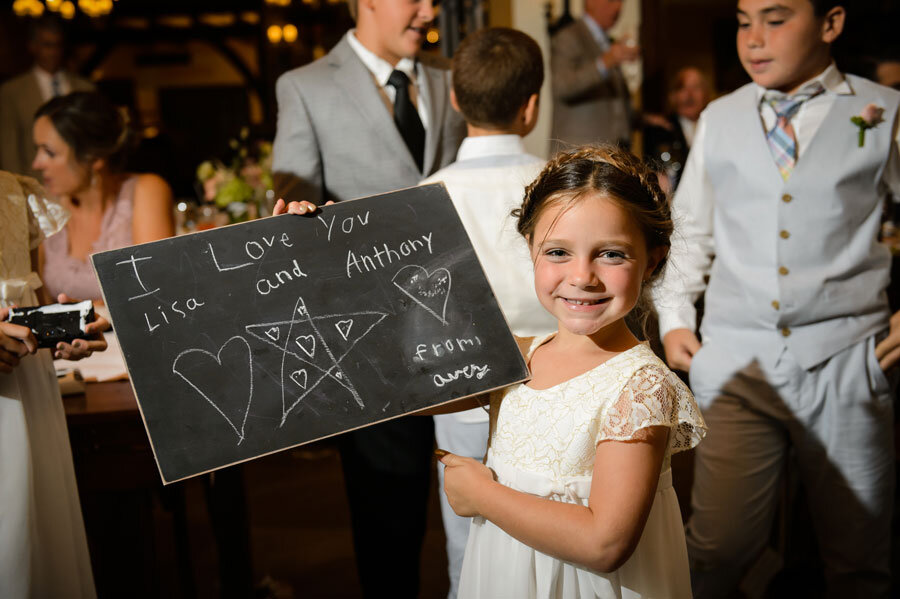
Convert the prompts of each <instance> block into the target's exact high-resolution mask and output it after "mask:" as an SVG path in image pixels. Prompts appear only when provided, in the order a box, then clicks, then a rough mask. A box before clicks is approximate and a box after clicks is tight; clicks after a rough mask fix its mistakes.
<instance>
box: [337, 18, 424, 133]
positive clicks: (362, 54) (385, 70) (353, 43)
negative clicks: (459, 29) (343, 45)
mask: <svg viewBox="0 0 900 599" xmlns="http://www.w3.org/2000/svg"><path fill="white" fill-rule="evenodd" d="M347 41H348V42H349V43H350V47H351V48H353V51H354V52H356V55H357V56H359V59H360V60H361V61H362V63H363V64H364V65H365V66H366V68H367V69H368V70H369V72H370V73H372V76H373V77H374V78H375V81H376V82H377V83H378V85H379V86H380V87H381V90H382V91H383V92H384V93H385V94H386V95H387V97H388V99H389V100H390V101H391V103H393V102H394V101H395V100H396V98H397V90H396V89H394V86H393V85H388V79H390V77H391V73H393V72H394V70H395V69H396V70H398V71H402V72H403V73H404V74H405V75H406V76H407V77H409V80H410V81H411V82H412V84H413V85H414V86H415V88H416V111H417V112H418V113H419V118H420V119H421V120H422V127H424V128H425V131H428V106H427V102H428V100H427V97H428V94H427V93H425V92H424V90H423V89H422V85H421V84H420V81H422V79H423V77H424V72H423V71H422V65H421V64H419V62H418V61H416V60H413V59H412V58H401V59H400V61H399V62H398V63H397V64H396V66H391V63H389V62H388V61H386V60H384V59H383V58H381V57H380V56H378V55H376V54H375V53H374V52H372V51H371V50H369V49H368V48H366V47H365V46H363V45H362V42H360V41H359V40H358V39H356V30H353V31H351V32H350V33H349V34H348V35H347Z"/></svg>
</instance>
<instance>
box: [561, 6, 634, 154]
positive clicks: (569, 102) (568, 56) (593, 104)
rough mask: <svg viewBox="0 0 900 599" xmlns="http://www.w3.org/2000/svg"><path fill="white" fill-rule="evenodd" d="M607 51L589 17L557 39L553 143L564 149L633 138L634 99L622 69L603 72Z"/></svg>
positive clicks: (573, 25) (564, 29)
mask: <svg viewBox="0 0 900 599" xmlns="http://www.w3.org/2000/svg"><path fill="white" fill-rule="evenodd" d="M603 52H604V48H601V47H600V46H599V44H597V41H596V40H595V39H594V36H593V35H591V31H590V30H589V29H588V26H587V25H586V24H585V22H584V20H583V19H578V20H576V21H575V22H574V23H571V24H569V25H568V26H566V27H564V28H563V29H561V30H560V31H559V32H557V34H556V35H554V36H553V40H552V46H551V51H550V62H551V67H550V68H551V73H552V83H553V131H552V133H551V136H552V139H553V140H554V142H555V143H556V144H557V145H558V144H559V142H562V145H569V144H574V145H582V144H586V143H597V142H609V143H616V142H627V141H628V140H629V138H630V136H631V120H632V116H631V96H630V95H629V92H628V87H627V86H626V85H625V79H624V78H623V77H622V71H621V70H619V68H618V67H615V68H613V69H610V70H609V72H608V75H607V77H605V78H604V77H603V76H602V75H601V74H600V71H598V70H597V59H598V58H600V57H601V56H602V55H603Z"/></svg>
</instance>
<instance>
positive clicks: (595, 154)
mask: <svg viewBox="0 0 900 599" xmlns="http://www.w3.org/2000/svg"><path fill="white" fill-rule="evenodd" d="M285 211H287V212H291V213H294V214H312V213H314V212H315V211H316V207H315V206H314V205H312V204H309V203H308V202H291V204H290V205H289V206H285V205H284V203H283V202H281V201H279V204H278V206H277V207H276V211H275V212H276V214H278V213H281V212H285ZM516 216H517V217H518V219H519V222H518V229H519V232H520V233H521V234H522V235H523V236H524V237H525V239H526V240H527V241H528V244H529V245H530V247H531V254H532V258H533V260H534V275H535V276H534V280H535V290H536V292H537V295H538V299H539V300H540V301H541V304H542V305H543V306H544V307H545V308H546V309H547V310H548V311H549V312H550V313H551V314H553V315H554V316H555V317H556V318H557V320H558V322H559V330H558V332H556V333H553V334H552V335H549V336H547V337H545V338H543V339H534V340H520V342H521V343H520V345H523V351H524V353H525V354H526V358H527V359H528V361H529V364H530V367H531V372H532V378H531V380H530V381H529V382H528V383H525V384H520V385H515V386H513V387H510V388H508V389H506V390H505V392H504V394H503V396H502V397H499V396H498V397H492V399H491V438H490V448H489V450H488V454H487V459H486V464H482V463H481V462H480V461H478V460H472V459H469V458H463V457H460V456H457V455H453V454H448V453H446V452H443V451H441V450H438V453H439V454H440V455H441V456H442V457H441V461H442V462H443V463H444V464H445V465H446V466H447V469H446V471H445V482H444V488H445V491H446V493H447V497H448V498H449V500H450V504H451V505H452V506H453V509H454V510H455V511H456V513H458V514H459V515H461V516H473V517H474V519H473V522H472V526H471V529H470V532H469V539H468V545H467V546H466V555H465V559H464V563H463V569H462V575H461V578H460V584H459V595H458V596H459V597H460V599H469V598H473V597H474V598H484V599H493V598H496V597H515V598H529V597H539V598H547V599H549V598H570V597H573V598H574V597H617V598H621V597H628V598H636V597H672V598H682V597H685V598H686V597H690V596H691V587H690V574H689V571H688V560H687V549H686V547H685V541H684V531H683V528H682V522H681V512H680V510H679V508H678V500H677V498H676V497H675V491H674V490H673V489H672V474H671V470H670V469H669V460H670V456H671V455H672V454H673V453H675V452H678V451H683V450H686V449H690V448H692V447H694V446H695V445H697V443H699V442H700V439H701V438H702V437H703V435H704V434H705V431H706V425H705V423H704V422H703V418H702V416H701V415H700V412H699V410H698V409H697V405H696V404H695V403H694V398H693V397H692V396H691V393H690V391H688V389H687V388H686V387H685V386H684V384H683V383H682V382H681V381H680V380H679V379H678V378H677V377H676V376H675V375H674V374H673V373H672V372H671V371H670V370H669V369H668V368H667V367H666V366H665V364H664V363H663V362H662V361H661V360H660V359H659V358H657V357H656V356H655V355H654V354H653V352H652V351H651V350H650V348H649V347H648V346H647V345H646V344H644V343H640V342H638V340H637V339H636V338H635V337H634V335H633V334H632V333H631V331H630V330H629V328H628V326H627V325H626V323H625V317H626V316H627V315H628V314H629V313H630V312H632V310H634V309H635V307H636V306H638V305H640V303H641V300H642V298H643V295H644V293H645V292H646V289H647V287H648V286H649V285H650V284H652V282H653V281H654V280H655V279H656V278H657V277H658V276H659V274H660V273H661V271H662V268H663V265H664V264H665V260H666V255H667V251H668V247H669V237H670V235H671V233H672V221H671V219H670V214H669V206H668V202H667V200H666V198H665V196H664V195H663V193H662V191H661V190H660V188H659V185H658V184H657V183H656V178H655V175H654V174H653V173H652V172H650V171H649V170H648V169H647V168H646V167H645V166H644V165H643V164H642V163H641V162H640V161H639V160H638V159H637V158H635V157H634V156H632V155H631V154H629V153H627V152H624V151H621V150H617V149H614V148H609V147H587V148H582V149H578V150H574V151H570V152H564V153H560V154H559V155H557V156H556V157H555V158H554V159H553V160H551V161H550V163H549V164H548V165H547V166H546V167H545V168H544V170H543V171H542V172H541V174H540V175H539V176H538V178H537V180H535V181H534V182H533V183H532V184H531V185H530V186H529V187H528V188H527V190H526V194H525V199H524V202H523V203H522V206H521V208H520V209H519V210H517V212H516ZM472 403H474V402H472V401H470V400H462V401H460V402H456V403H454V404H453V405H452V407H451V408H450V409H453V410H456V409H468V408H469V407H471V404H472ZM444 408H445V406H442V407H441V408H438V409H437V410H434V411H433V412H437V411H444Z"/></svg>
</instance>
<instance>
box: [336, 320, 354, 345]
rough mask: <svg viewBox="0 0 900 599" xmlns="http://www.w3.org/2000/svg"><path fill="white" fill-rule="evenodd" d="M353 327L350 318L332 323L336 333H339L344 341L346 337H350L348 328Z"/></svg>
mask: <svg viewBox="0 0 900 599" xmlns="http://www.w3.org/2000/svg"><path fill="white" fill-rule="evenodd" d="M352 326H353V319H352V318H350V319H348V320H339V321H337V322H336V323H334V328H336V329H337V331H338V333H340V335H341V337H343V338H344V341H346V340H347V337H349V336H350V328H351V327H352Z"/></svg>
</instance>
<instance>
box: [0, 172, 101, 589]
mask: <svg viewBox="0 0 900 599" xmlns="http://www.w3.org/2000/svg"><path fill="white" fill-rule="evenodd" d="M66 218H67V215H66V214H65V211H64V210H63V209H62V208H61V207H60V206H58V205H57V204H53V203H52V202H49V201H47V200H45V199H44V191H43V190H42V189H41V187H40V186H39V185H38V184H37V182H36V181H34V180H33V179H28V178H25V177H17V176H14V175H11V174H9V173H5V172H0V306H4V307H5V306H9V305H11V304H17V305H21V306H28V305H35V304H36V303H37V297H36V296H35V294H34V290H35V289H37V288H38V287H40V285H41V281H40V278H39V277H38V275H37V274H36V273H34V272H32V270H31V259H30V255H29V250H30V249H34V248H36V247H37V246H38V244H39V243H40V242H41V240H42V239H43V238H44V236H45V235H50V234H52V233H55V232H57V231H59V229H60V228H61V227H62V225H63V224H65V221H66ZM95 596H96V593H95V591H94V579H93V575H92V574H91V562H90V558H89V555H88V547H87V538H86V537H85V533H84V523H83V521H82V517H81V506H80V503H79V501H78V487H77V486H76V483H75V471H74V469H73V467H72V451H71V449H70V447H69V434H68V431H67V429H66V416H65V413H64V411H63V404H62V398H61V397H60V395H59V386H58V384H57V381H56V373H55V371H54V369H53V362H52V360H51V357H50V352H49V351H47V350H39V351H38V352H37V354H35V355H32V356H27V357H25V358H24V359H23V360H22V361H21V362H20V363H19V365H18V366H17V367H16V368H15V369H14V370H13V371H12V373H9V374H5V373H0V597H3V598H4V599H19V598H25V597H66V598H70V597H71V598H80V597H95Z"/></svg>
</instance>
